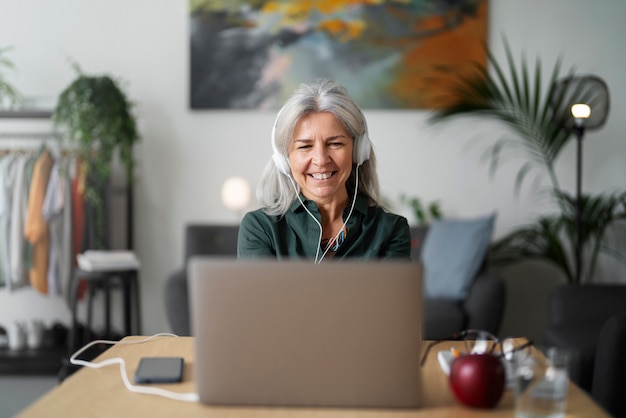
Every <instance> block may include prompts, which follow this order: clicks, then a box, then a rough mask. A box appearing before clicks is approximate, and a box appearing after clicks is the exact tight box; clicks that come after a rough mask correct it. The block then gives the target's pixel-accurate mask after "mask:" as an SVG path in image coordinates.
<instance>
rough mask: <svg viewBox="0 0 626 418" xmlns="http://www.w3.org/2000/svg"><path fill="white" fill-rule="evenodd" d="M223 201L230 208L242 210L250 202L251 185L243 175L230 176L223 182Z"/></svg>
mask: <svg viewBox="0 0 626 418" xmlns="http://www.w3.org/2000/svg"><path fill="white" fill-rule="evenodd" d="M222 203H223V204H224V206H226V207H227V208H228V209H231V210H236V211H240V210H243V209H245V208H246V207H247V206H248V204H249V203H250V185H249V184H248V182H247V181H246V179H244V178H243V177H237V176H235V177H230V178H228V179H226V181H224V183H223V184H222Z"/></svg>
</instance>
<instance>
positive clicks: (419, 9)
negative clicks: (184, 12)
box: [189, 0, 488, 109]
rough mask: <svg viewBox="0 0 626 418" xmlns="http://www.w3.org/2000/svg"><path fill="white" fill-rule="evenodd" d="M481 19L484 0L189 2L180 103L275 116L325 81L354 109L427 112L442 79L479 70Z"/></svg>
mask: <svg viewBox="0 0 626 418" xmlns="http://www.w3.org/2000/svg"><path fill="white" fill-rule="evenodd" d="M487 12H488V0H190V8H189V25H190V26H189V36H190V85H189V87H190V92H189V100H190V106H191V108H192V109H276V108H279V107H280V106H281V105H282V103H284V101H285V100H286V98H287V97H289V96H290V95H291V93H292V92H293V90H294V88H296V87H297V86H298V85H299V84H300V83H303V82H308V81H311V80H313V79H316V78H330V79H333V80H336V81H337V82H339V83H341V84H343V85H344V86H345V87H346V88H347V89H348V91H349V93H350V95H351V96H352V97H353V98H354V99H355V101H356V102H357V103H359V105H360V106H361V107H363V108H370V109H372V108H374V109H432V108H436V107H437V106H439V105H441V104H443V102H442V100H445V89H446V85H447V83H446V80H445V76H444V74H455V73H456V74H458V73H462V72H466V71H470V70H471V69H472V68H473V66H474V65H475V64H476V63H478V64H482V65H486V52H485V43H486V39H487ZM442 69H445V70H446V71H442ZM442 76H443V77H444V78H443V79H442ZM448 76H449V75H448Z"/></svg>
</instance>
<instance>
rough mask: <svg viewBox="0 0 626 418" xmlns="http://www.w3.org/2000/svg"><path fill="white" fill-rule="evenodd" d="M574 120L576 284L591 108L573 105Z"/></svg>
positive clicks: (579, 260) (581, 238)
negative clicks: (585, 158) (583, 174)
mask: <svg viewBox="0 0 626 418" xmlns="http://www.w3.org/2000/svg"><path fill="white" fill-rule="evenodd" d="M571 111H572V117H573V118H574V135H576V246H575V252H576V254H575V257H576V260H575V262H576V283H580V279H581V258H582V245H583V236H582V231H583V228H582V212H583V198H582V173H583V164H582V160H583V137H584V136H585V123H586V122H587V120H588V119H589V116H590V115H591V107H590V106H589V105H588V104H586V103H575V104H573V105H572V107H571Z"/></svg>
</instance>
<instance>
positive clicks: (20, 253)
mask: <svg viewBox="0 0 626 418" xmlns="http://www.w3.org/2000/svg"><path fill="white" fill-rule="evenodd" d="M29 161H32V156H30V155H20V156H18V157H17V159H16V161H15V164H14V183H13V191H12V193H11V194H12V199H11V200H12V202H11V226H10V231H9V248H10V249H11V250H10V252H9V258H10V260H9V263H10V271H11V287H12V288H18V287H21V286H24V285H25V284H27V277H26V268H25V265H26V258H25V249H26V246H27V241H26V238H25V237H24V219H25V218H26V204H27V198H28V193H27V190H26V188H27V182H26V168H27V165H28V163H29Z"/></svg>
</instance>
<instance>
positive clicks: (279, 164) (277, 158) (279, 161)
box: [272, 150, 291, 176]
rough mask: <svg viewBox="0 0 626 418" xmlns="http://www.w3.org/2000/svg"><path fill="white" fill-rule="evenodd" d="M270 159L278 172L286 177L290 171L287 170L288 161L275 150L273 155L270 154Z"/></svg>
mask: <svg viewBox="0 0 626 418" xmlns="http://www.w3.org/2000/svg"><path fill="white" fill-rule="evenodd" d="M272 159H273V160H274V165H275V166H276V168H277V169H278V171H280V172H281V173H283V174H284V175H286V176H288V175H289V173H290V171H291V169H290V168H289V161H287V159H286V158H285V156H284V155H282V154H281V153H279V152H278V150H275V152H274V154H272Z"/></svg>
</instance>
